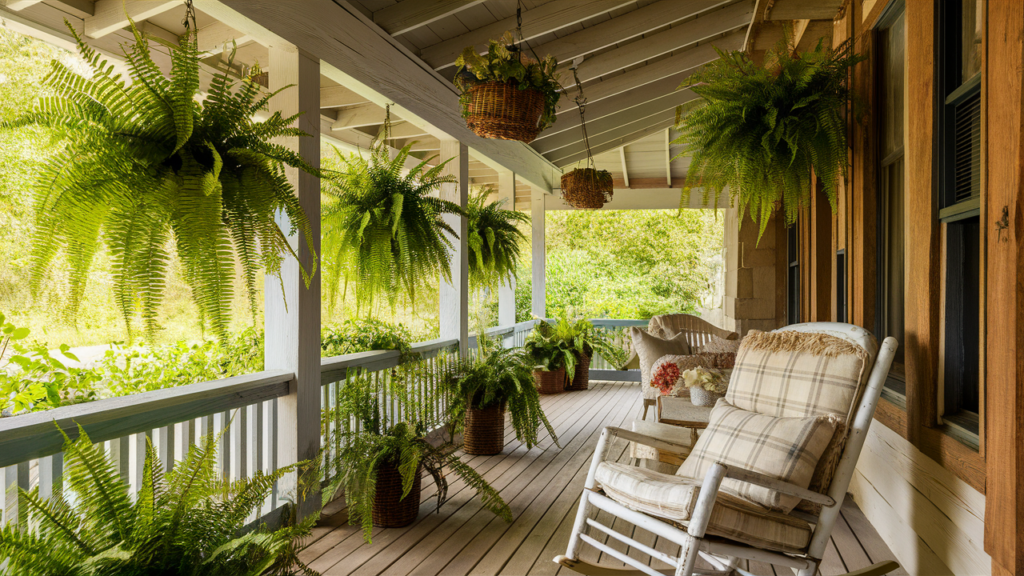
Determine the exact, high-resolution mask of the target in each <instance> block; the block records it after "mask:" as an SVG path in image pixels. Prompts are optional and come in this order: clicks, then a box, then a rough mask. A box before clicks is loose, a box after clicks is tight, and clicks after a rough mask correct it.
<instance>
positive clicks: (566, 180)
mask: <svg viewBox="0 0 1024 576" xmlns="http://www.w3.org/2000/svg"><path fill="white" fill-rule="evenodd" d="M612 188H613V183H612V175H611V173H609V172H608V171H607V170H595V169H594V168H576V169H575V170H572V171H571V172H568V173H566V174H563V175H562V199H563V200H565V202H566V204H568V205H570V206H572V207H573V208H582V209H588V210H596V209H598V208H601V207H602V206H604V205H605V204H606V203H607V202H611V201H612Z"/></svg>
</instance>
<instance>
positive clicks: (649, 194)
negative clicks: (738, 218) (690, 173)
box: [544, 179, 729, 210]
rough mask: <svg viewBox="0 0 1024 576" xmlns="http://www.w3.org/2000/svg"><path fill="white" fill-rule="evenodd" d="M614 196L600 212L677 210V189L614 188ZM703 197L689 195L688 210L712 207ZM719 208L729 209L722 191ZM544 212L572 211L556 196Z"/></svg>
mask: <svg viewBox="0 0 1024 576" xmlns="http://www.w3.org/2000/svg"><path fill="white" fill-rule="evenodd" d="M659 180H660V179H659ZM614 190H615V194H614V195H613V196H612V199H611V201H610V202H608V203H606V204H605V205H604V206H602V207H601V208H600V209H601V210H678V209H679V200H680V197H679V195H680V193H681V192H680V190H679V188H665V187H664V186H662V187H661V188H648V189H643V190H637V189H635V188H625V189H623V188H619V187H618V186H616V187H615V189H614ZM703 199H704V195H703V193H702V192H701V191H700V190H699V189H694V190H693V191H692V192H691V194H690V202H689V203H688V204H687V205H686V207H687V208H689V209H700V208H706V207H714V205H715V203H714V199H711V198H709V199H708V204H709V205H708V206H704V203H703ZM718 206H719V207H720V208H728V207H729V193H728V191H723V192H722V195H721V196H719V198H718ZM544 209H545V210H574V208H573V207H572V206H569V205H568V204H566V203H565V201H564V200H562V198H561V197H560V196H558V195H556V196H555V197H554V198H548V199H547V200H546V201H545V202H544Z"/></svg>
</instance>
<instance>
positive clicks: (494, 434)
mask: <svg viewBox="0 0 1024 576" xmlns="http://www.w3.org/2000/svg"><path fill="white" fill-rule="evenodd" d="M504 448H505V405H504V404H500V405H498V404H496V405H494V406H489V407H487V408H473V407H472V406H470V407H469V408H468V409H466V431H465V433H464V434H463V435H462V449H463V450H464V451H465V452H466V454H474V455H485V456H491V455H493V454H501V451H502V449H504Z"/></svg>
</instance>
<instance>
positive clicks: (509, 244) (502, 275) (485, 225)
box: [466, 188, 530, 290]
mask: <svg viewBox="0 0 1024 576" xmlns="http://www.w3.org/2000/svg"><path fill="white" fill-rule="evenodd" d="M492 193H493V190H492V189H491V188H481V189H480V190H479V191H478V192H476V193H475V194H473V196H471V197H470V199H469V204H468V205H467V206H466V219H467V221H468V222H467V228H468V230H469V234H468V237H467V239H466V243H467V244H468V245H469V283H470V286H471V287H473V288H475V289H480V288H491V289H492V290H493V289H496V288H497V287H498V286H500V285H501V284H504V283H506V282H508V281H509V280H510V279H512V278H514V277H515V275H516V268H517V267H518V266H519V258H520V255H521V249H522V245H523V243H524V242H526V234H523V231H522V230H520V229H519V227H518V225H519V224H528V223H529V222H530V217H529V216H527V215H526V214H524V213H523V212H517V211H516V210H515V208H514V207H513V208H512V209H510V210H506V209H505V207H504V203H505V201H504V200H499V201H495V202H488V201H487V198H488V196H490V195H491V194H492Z"/></svg>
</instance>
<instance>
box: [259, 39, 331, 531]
mask: <svg viewBox="0 0 1024 576" xmlns="http://www.w3.org/2000/svg"><path fill="white" fill-rule="evenodd" d="M269 60H270V74H269V80H270V90H272V91H274V90H278V89H280V88H282V87H284V86H288V85H293V87H292V88H289V89H287V90H285V91H284V92H281V93H280V94H278V95H277V96H276V97H274V98H273V99H271V101H270V106H271V109H272V110H271V111H280V112H281V114H282V115H284V116H286V117H287V116H291V115H293V114H296V113H300V112H301V113H302V116H300V117H299V119H298V126H299V128H302V129H303V130H304V131H305V132H306V133H308V134H314V135H316V134H319V131H320V61H319V60H318V59H317V58H314V57H313V56H310V55H309V54H306V53H304V52H300V51H298V50H296V49H294V48H291V47H287V46H285V47H275V48H271V49H270V58H269ZM281 143H282V144H284V145H286V146H289V147H291V148H292V149H294V150H297V151H298V152H299V154H300V155H301V156H302V157H303V159H305V161H306V162H308V163H309V164H311V165H313V166H319V165H320V138H317V137H316V136H314V137H312V138H287V139H283V141H282V142H281ZM287 175H288V178H289V180H290V181H291V183H292V185H293V186H295V190H296V192H297V193H298V197H299V203H300V204H301V205H302V209H303V210H304V211H305V213H306V218H307V219H308V220H309V224H310V226H312V229H313V239H314V242H315V245H314V246H312V247H310V246H308V245H307V244H306V242H305V239H304V238H303V237H302V235H301V233H299V234H296V235H293V236H291V237H289V242H291V244H292V247H293V248H294V249H296V251H297V253H298V255H299V260H300V262H301V263H302V266H303V267H304V268H305V269H306V270H309V269H310V268H311V266H312V264H313V253H312V251H311V250H310V248H312V249H313V250H315V251H316V253H317V255H319V253H320V181H319V179H317V178H316V177H314V176H311V175H309V174H306V173H305V172H301V171H299V170H296V169H290V168H289V169H288V170H287ZM278 224H279V225H280V226H281V228H282V229H283V230H284V231H285V232H287V231H288V230H290V228H291V225H290V224H289V222H288V219H287V217H286V216H285V215H284V214H283V213H279V214H278ZM281 277H282V279H283V282H279V281H278V279H277V278H275V277H273V276H267V277H266V280H265V282H264V306H265V309H266V312H265V330H266V344H265V350H264V354H265V360H264V365H265V367H266V368H267V369H268V370H269V369H283V370H290V371H292V372H294V373H295V380H293V381H292V382H291V386H290V391H289V394H288V396H284V397H281V398H278V400H277V418H276V423H277V466H278V467H282V466H286V465H288V464H293V463H295V462H299V461H302V460H309V459H313V458H315V457H316V455H317V452H318V451H319V450H320V270H319V267H318V268H317V273H316V274H315V275H314V276H313V278H312V282H311V283H310V285H309V288H308V289H307V288H306V285H305V283H304V282H303V279H302V274H301V273H300V271H299V262H296V261H295V260H294V259H293V258H291V257H286V258H285V259H284V262H282V263H281ZM282 284H283V288H284V293H283V294H282ZM295 480H296V478H295V475H294V474H293V475H290V477H286V478H284V479H283V480H282V482H281V483H280V484H279V487H280V488H279V493H280V494H283V495H288V494H289V493H290V492H292V491H294V490H295ZM318 500H319V495H318V494H311V495H307V498H306V499H305V500H301V501H300V502H299V511H298V512H299V517H300V518H305V517H308V516H309V515H310V514H315V513H316V512H317V511H318V510H319V505H318Z"/></svg>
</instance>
